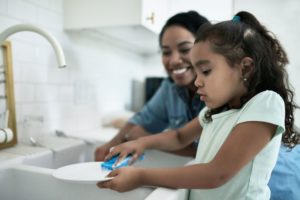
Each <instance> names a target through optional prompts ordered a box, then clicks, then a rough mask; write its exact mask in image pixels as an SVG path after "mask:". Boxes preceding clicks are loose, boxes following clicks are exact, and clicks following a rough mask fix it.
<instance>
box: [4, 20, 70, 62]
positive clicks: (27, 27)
mask: <svg viewBox="0 0 300 200" xmlns="http://www.w3.org/2000/svg"><path fill="white" fill-rule="evenodd" d="M21 31H31V32H35V33H38V34H40V35H42V36H44V37H45V38H46V39H47V40H48V41H49V42H50V44H51V45H52V47H53V49H54V51H55V54H56V57H57V60H58V64H59V66H58V67H59V68H63V67H66V61H65V56H64V53H63V50H62V48H61V45H60V44H59V43H58V41H57V40H56V39H55V37H54V36H53V35H52V34H50V33H49V32H47V31H45V30H43V29H41V28H39V27H36V26H34V25H30V24H17V25H14V26H11V27H9V28H7V29H5V30H4V31H3V32H2V33H0V45H1V44H2V43H3V42H4V41H5V40H6V38H8V37H9V36H10V35H12V34H14V33H17V32H21Z"/></svg>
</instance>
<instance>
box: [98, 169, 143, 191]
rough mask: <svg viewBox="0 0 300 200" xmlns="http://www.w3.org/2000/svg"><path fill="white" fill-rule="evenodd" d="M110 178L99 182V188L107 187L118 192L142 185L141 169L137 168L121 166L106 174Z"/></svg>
mask: <svg viewBox="0 0 300 200" xmlns="http://www.w3.org/2000/svg"><path fill="white" fill-rule="evenodd" d="M108 177H114V178H113V179H112V180H109V181H104V182H100V183H98V184H97V186H98V187H99V188H109V189H112V190H115V191H118V192H127V191H130V190H133V189H135V188H137V187H139V186H141V185H142V181H141V177H142V176H141V171H140V169H139V168H134V167H123V168H120V169H116V170H114V171H112V172H110V173H109V174H108Z"/></svg>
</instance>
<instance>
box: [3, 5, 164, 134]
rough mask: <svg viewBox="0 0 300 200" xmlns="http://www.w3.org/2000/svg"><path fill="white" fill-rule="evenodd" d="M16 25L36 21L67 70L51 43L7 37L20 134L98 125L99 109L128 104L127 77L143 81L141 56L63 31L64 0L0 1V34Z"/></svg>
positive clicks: (32, 37)
mask: <svg viewBox="0 0 300 200" xmlns="http://www.w3.org/2000/svg"><path fill="white" fill-rule="evenodd" d="M17 23H32V24H36V25H38V26H40V27H41V28H44V29H45V30H48V31H49V32H50V33H52V34H53V35H54V36H55V37H56V38H57V39H58V41H59V42H60V43H61V45H62V47H63V50H64V52H65V56H66V62H67V68H65V69H58V68H57V61H56V58H55V54H54V52H53V49H52V47H51V46H50V44H48V42H47V41H46V40H45V39H44V38H42V37H41V36H39V35H38V34H36V33H30V32H21V33H16V34H14V35H12V36H11V37H9V40H10V41H11V42H12V48H13V65H14V79H15V98H16V111H17V126H18V133H19V137H22V136H24V137H25V136H29V135H33V136H35V135H36V134H47V133H50V132H54V130H55V129H60V130H64V131H66V132H67V133H68V132H71V131H81V132H84V131H86V130H93V129H95V128H97V127H99V126H100V125H101V117H102V115H103V113H107V112H110V111H115V110H124V109H125V108H128V107H130V102H131V83H132V80H133V79H138V80H143V77H144V76H145V71H144V69H145V68H146V67H148V65H147V64H145V62H146V61H145V58H144V57H142V56H140V55H138V54H136V53H132V52H130V51H128V50H125V49H122V48H119V47H118V46H116V45H112V44H110V43H108V42H105V41H103V40H95V39H94V38H91V37H88V36H83V35H81V34H80V33H66V32H65V31H64V30H63V0H0V32H1V31H2V30H4V29H5V28H7V27H9V26H11V25H14V24H17ZM151 67H152V66H151ZM156 67H157V68H159V69H161V68H162V67H161V66H156ZM158 71H159V70H158ZM158 73H162V74H163V72H158Z"/></svg>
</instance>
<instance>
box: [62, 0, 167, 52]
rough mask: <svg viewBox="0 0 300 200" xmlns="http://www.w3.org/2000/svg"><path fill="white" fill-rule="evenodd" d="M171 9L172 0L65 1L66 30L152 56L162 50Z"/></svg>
mask: <svg viewBox="0 0 300 200" xmlns="http://www.w3.org/2000/svg"><path fill="white" fill-rule="evenodd" d="M167 6H168V0H159V1H158V0H65V1H64V14H65V16H64V27H65V29H66V30H68V31H82V32H85V33H89V34H92V35H98V36H99V37H101V38H105V39H108V40H110V41H114V42H115V43H119V44H121V45H123V46H126V47H127V48H131V49H133V50H135V51H137V52H139V53H142V54H152V53H154V52H157V51H158V33H159V32H160V30H161V28H162V26H163V25H164V23H165V21H166V17H167V13H168V11H167Z"/></svg>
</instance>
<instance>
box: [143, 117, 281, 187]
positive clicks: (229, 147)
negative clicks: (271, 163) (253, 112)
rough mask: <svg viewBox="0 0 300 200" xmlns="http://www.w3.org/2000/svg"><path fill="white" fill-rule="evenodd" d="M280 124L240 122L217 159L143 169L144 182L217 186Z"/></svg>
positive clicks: (253, 154)
mask: <svg viewBox="0 0 300 200" xmlns="http://www.w3.org/2000/svg"><path fill="white" fill-rule="evenodd" d="M275 131H276V126H275V125H273V124H269V123H264V122H245V123H241V124H239V125H237V126H236V127H235V128H234V129H233V130H232V133H231V134H230V135H229V136H228V138H227V139H226V141H225V143H224V144H223V145H222V147H221V148H220V150H219V152H218V153H217V154H216V156H215V157H214V159H213V160H212V161H211V162H209V163H205V164H195V165H192V166H186V167H183V168H173V169H149V170H147V169H139V170H140V172H139V173H140V176H141V177H142V178H141V182H142V185H156V186H164V187H171V188H216V187H219V186H221V185H223V184H225V183H226V182H227V181H228V180H230V179H231V178H232V177H233V176H234V175H235V174H236V173H237V172H238V171H239V170H241V168H242V167H244V166H245V165H246V164H247V163H248V162H250V161H251V160H252V159H253V158H254V157H255V156H256V155H257V154H258V153H259V152H260V151H261V150H262V149H263V148H264V147H265V146H266V145H267V143H268V142H269V141H270V139H271V138H272V136H273V134H274V133H275Z"/></svg>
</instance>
